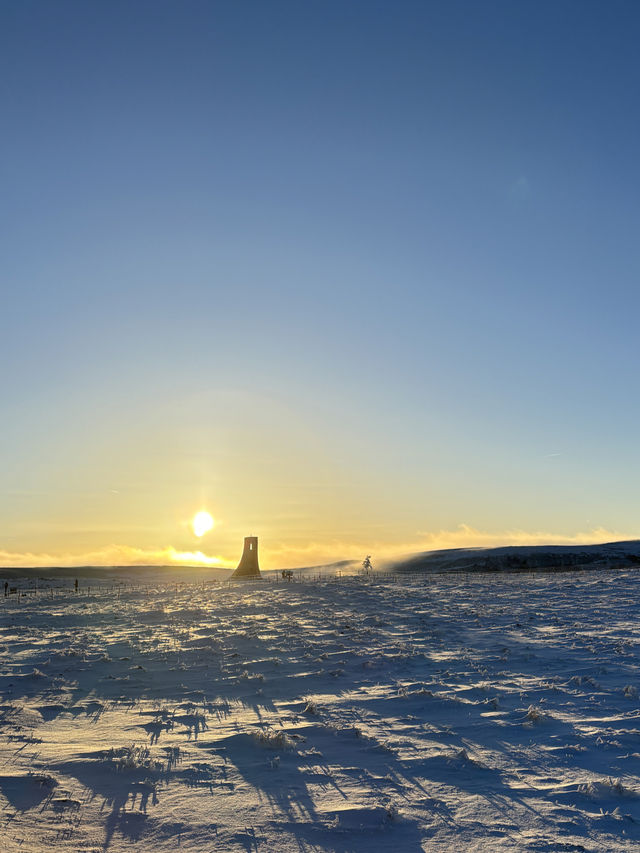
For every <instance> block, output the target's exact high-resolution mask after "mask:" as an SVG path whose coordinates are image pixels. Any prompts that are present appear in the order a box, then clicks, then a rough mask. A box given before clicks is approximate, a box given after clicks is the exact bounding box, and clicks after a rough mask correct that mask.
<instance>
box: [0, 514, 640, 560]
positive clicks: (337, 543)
mask: <svg viewBox="0 0 640 853" xmlns="http://www.w3.org/2000/svg"><path fill="white" fill-rule="evenodd" d="M636 538H638V534H628V533H622V532H620V531H617V530H606V529H605V528H602V527H597V528H594V529H592V530H589V531H586V532H583V533H575V534H570V535H562V534H557V533H548V532H544V531H535V532H530V531H525V530H507V531H502V532H491V531H484V530H477V529H476V528H473V527H470V526H469V525H467V524H461V525H459V526H458V527H456V528H455V529H454V530H439V531H437V532H425V533H419V534H418V535H417V536H416V538H415V540H414V541H412V542H406V543H389V542H377V541H375V540H372V541H370V542H344V541H341V540H337V539H336V540H332V541H329V542H311V543H309V544H308V545H305V546H287V545H283V546H279V547H275V548H274V547H268V545H267V543H264V544H263V543H261V550H260V554H261V556H260V562H261V565H262V566H263V567H264V568H287V567H289V568H290V567H296V566H311V565H322V564H329V563H332V562H335V561H338V560H363V559H364V557H365V556H366V555H367V554H371V556H372V559H373V561H374V565H378V566H379V565H381V564H383V565H384V564H385V563H388V562H393V561H395V560H398V559H401V558H404V557H407V556H409V555H412V554H417V553H420V552H423V551H439V550H444V549H446V548H495V547H500V546H504V545H597V544H601V543H604V542H616V541H623V540H628V539H636ZM236 563H237V557H236V558H235V559H233V560H228V559H225V558H224V557H219V556H214V555H211V554H205V553H204V552H202V551H179V550H178V549H176V548H174V547H173V546H171V545H167V546H164V547H162V548H155V549H154V548H136V547H134V546H131V545H107V546H105V547H104V548H101V549H98V550H94V551H89V552H85V553H81V554H69V553H62V554H50V553H39V554H36V553H31V552H24V553H20V552H11V551H2V550H0V566H1V567H10V568H39V567H42V568H47V567H51V566H60V567H64V568H73V567H76V566H105V567H106V566H153V565H155V566H167V565H169V566H170V565H175V566H176V567H178V566H187V565H190V566H211V567H215V568H235V566H236Z"/></svg>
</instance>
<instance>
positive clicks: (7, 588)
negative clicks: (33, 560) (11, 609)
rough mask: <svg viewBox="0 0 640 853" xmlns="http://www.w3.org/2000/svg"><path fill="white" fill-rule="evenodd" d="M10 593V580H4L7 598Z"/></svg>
mask: <svg viewBox="0 0 640 853" xmlns="http://www.w3.org/2000/svg"><path fill="white" fill-rule="evenodd" d="M8 595H9V581H5V582H4V597H5V598H6V597H7V596H8Z"/></svg>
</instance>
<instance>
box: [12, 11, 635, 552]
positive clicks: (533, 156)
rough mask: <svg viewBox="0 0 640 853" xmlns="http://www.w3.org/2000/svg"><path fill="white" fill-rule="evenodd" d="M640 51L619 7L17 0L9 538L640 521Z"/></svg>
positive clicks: (583, 527)
mask: <svg viewBox="0 0 640 853" xmlns="http://www.w3.org/2000/svg"><path fill="white" fill-rule="evenodd" d="M639 44H640V6H638V4H637V3H636V2H619V0H618V1H616V0H612V2H604V0H602V2H590V0H554V2H551V0H547V2H540V0H530V1H529V0H521V2H513V0H504V2H492V0H484V2H476V0H467V2H456V1H455V0H453V1H452V0H446V2H445V0H439V2H428V0H420V2H408V0H394V2H390V0H388V2H375V0H362V2H358V1H357V0H328V2H316V0H302V2H301V0H295V2H293V0H292V2H279V0H269V2H262V0H254V1H253V2H249V1H248V0H247V2H244V1H243V0H228V2H216V0H208V2H197V1H196V0H173V2H165V1H164V0H149V2H142V0H102V1H101V2H97V0H76V2H68V0H56V2H51V0H42V1H41V2H32V0H20V1H19V2H18V0H1V2H0V92H1V96H0V97H1V104H0V125H1V133H0V146H1V149H2V157H1V158H0V175H1V186H0V271H1V276H2V278H1V297H2V300H1V303H0V305H1V310H0V383H1V389H2V407H1V409H0V563H2V564H27V563H28V564H47V563H53V564H61V563H73V562H80V563H82V562H92V563H109V562H118V563H127V562H147V563H148V562H158V561H161V562H167V561H169V560H171V559H175V560H176V561H178V562H179V561H180V560H181V559H182V560H189V559H192V558H191V557H189V555H190V554H191V553H192V552H195V551H197V552H200V553H201V554H203V555H206V556H207V557H208V558H210V559H211V560H213V559H218V560H221V561H222V563H223V564H232V563H235V562H237V559H238V557H239V554H240V550H241V546H242V538H243V536H245V535H249V534H256V535H258V536H259V537H260V547H261V556H262V562H263V565H265V566H267V567H270V566H271V567H276V566H279V565H305V564H309V563H314V562H315V563H317V562H323V561H325V560H331V559H341V558H344V557H351V556H356V557H358V556H364V554H366V553H370V554H372V555H373V557H374V563H375V559H376V557H379V558H382V557H383V556H387V555H389V554H392V553H396V552H400V551H412V550H419V549H422V548H429V547H438V546H440V545H457V544H461V545H464V544H502V543H511V542H542V541H544V542H570V541H574V540H576V541H603V540H605V539H613V538H618V537H638V536H640V480H639V477H638V472H639V467H640V466H639V462H640V443H639V442H638V423H639V421H640V397H639V395H638V391H637V389H638V365H639V358H638V356H639V354H640V343H639V334H638V325H639V320H640V314H639V308H640V292H639V287H638V285H639V271H640V233H639V232H640V206H639V204H638V192H639V187H640V157H639V155H638V152H639V151H640V112H639V111H638V103H639V102H640V60H639V59H638V45H639ZM201 509H205V510H207V511H209V512H210V513H211V514H212V515H213V516H214V518H215V519H216V525H215V527H214V528H213V530H212V531H210V532H209V533H207V534H206V535H205V536H203V537H202V538H197V537H195V536H194V533H193V531H192V530H191V528H190V526H189V521H190V519H191V518H192V517H193V515H194V513H195V512H197V511H198V510H201ZM185 554H186V555H187V556H181V555H185Z"/></svg>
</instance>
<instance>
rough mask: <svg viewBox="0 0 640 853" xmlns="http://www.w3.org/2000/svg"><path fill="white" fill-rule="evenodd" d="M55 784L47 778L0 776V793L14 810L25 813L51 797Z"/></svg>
mask: <svg viewBox="0 0 640 853" xmlns="http://www.w3.org/2000/svg"><path fill="white" fill-rule="evenodd" d="M56 785H57V782H55V780H53V779H49V778H48V777H38V776H0V791H2V793H3V794H4V796H5V797H6V798H7V800H8V801H9V802H10V803H11V805H12V806H13V808H14V809H16V810H17V811H20V812H26V811H28V810H29V809H34V808H36V807H37V806H40V805H43V804H44V805H46V802H48V801H49V800H51V798H52V797H53V791H54V788H55V786H56Z"/></svg>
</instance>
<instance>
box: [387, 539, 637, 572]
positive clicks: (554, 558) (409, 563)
mask: <svg viewBox="0 0 640 853" xmlns="http://www.w3.org/2000/svg"><path fill="white" fill-rule="evenodd" d="M634 565H640V540H637V539H636V540H632V541H630V542H608V543H606V544H604V545H521V546H516V545H512V546H508V547H503V548H451V549H447V550H443V551H425V552H424V553H422V554H415V555H413V556H411V557H407V558H405V559H402V560H398V561H395V562H394V563H392V564H391V565H389V566H387V571H392V572H397V573H398V574H409V573H413V572H532V571H549V572H552V571H571V570H577V569H610V568H623V567H629V566H634Z"/></svg>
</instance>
